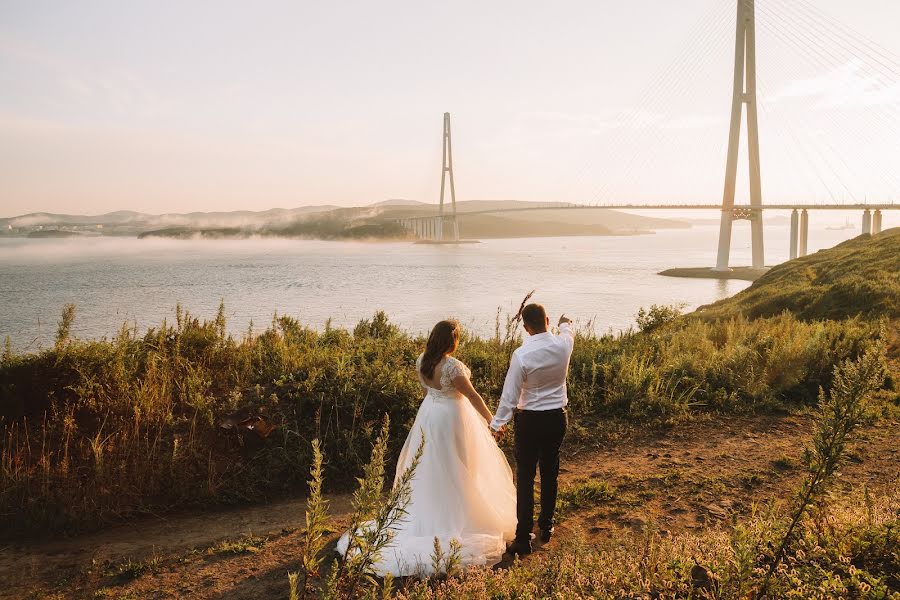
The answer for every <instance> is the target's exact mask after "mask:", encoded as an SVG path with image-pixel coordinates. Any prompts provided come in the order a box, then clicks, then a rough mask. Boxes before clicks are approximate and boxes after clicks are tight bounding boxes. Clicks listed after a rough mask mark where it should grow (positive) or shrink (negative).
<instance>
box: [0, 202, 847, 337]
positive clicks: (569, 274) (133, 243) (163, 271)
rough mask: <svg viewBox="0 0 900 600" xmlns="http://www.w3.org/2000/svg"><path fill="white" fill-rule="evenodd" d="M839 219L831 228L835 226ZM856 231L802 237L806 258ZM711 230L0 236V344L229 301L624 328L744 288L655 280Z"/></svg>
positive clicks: (299, 310) (234, 316) (398, 319)
mask: <svg viewBox="0 0 900 600" xmlns="http://www.w3.org/2000/svg"><path fill="white" fill-rule="evenodd" d="M842 218H843V217H841V220H842ZM857 231H858V230H848V231H825V230H815V231H811V239H810V249H811V250H815V249H818V248H822V247H829V246H832V245H834V244H835V243H837V242H839V241H841V240H843V239H846V238H848V237H852V236H853V235H855V234H856V233H857ZM717 235H718V228H717V227H715V226H705V225H704V226H695V227H694V228H693V229H691V230H678V231H660V232H658V233H656V234H654V235H642V236H634V237H577V238H573V237H568V238H544V239H511V240H487V241H484V242H482V243H481V244H475V245H461V246H428V245H414V244H409V243H383V244H381V243H379V244H367V243H357V242H347V243H344V242H319V241H288V240H245V241H177V240H137V239H106V238H92V239H80V240H38V239H33V240H28V239H0V337H2V336H7V335H8V336H10V338H11V339H12V341H13V344H14V346H15V347H16V348H18V349H36V348H38V347H40V346H41V345H43V346H47V345H50V344H52V343H53V335H54V332H55V327H56V321H57V319H58V317H59V313H60V310H61V308H62V306H63V305H64V304H65V303H67V302H72V303H75V304H76V306H77V310H78V312H77V318H76V326H75V328H74V333H75V335H76V336H78V337H82V338H99V337H103V336H107V337H108V336H112V335H114V334H115V332H116V331H117V330H118V328H119V327H120V326H121V324H122V323H123V322H125V321H128V322H130V323H137V325H138V327H139V328H141V329H144V328H146V327H150V326H153V325H156V324H158V323H159V322H160V321H161V320H162V319H163V318H165V317H169V318H170V319H171V317H172V315H173V314H174V308H175V305H176V303H181V304H182V305H183V306H184V307H186V308H187V309H189V310H190V311H191V312H192V313H194V314H196V315H199V316H201V317H209V318H211V317H213V316H214V315H215V312H216V308H217V307H218V303H219V299H220V298H222V299H224V300H225V304H226V308H227V313H228V316H229V318H230V328H231V330H232V331H233V332H235V333H241V332H244V331H246V329H247V326H248V324H249V323H250V321H251V320H252V321H253V323H254V328H255V329H256V330H257V331H258V330H260V329H262V328H263V327H265V325H267V324H268V323H269V321H270V320H271V317H272V314H273V312H274V311H278V312H279V313H280V314H289V315H293V316H296V317H298V318H299V319H300V320H301V321H302V322H304V323H306V324H308V325H310V326H312V327H316V328H321V327H322V326H323V325H324V323H325V321H326V320H327V319H328V318H329V317H330V318H332V319H333V322H334V323H335V324H337V325H343V326H352V325H354V324H355V323H356V322H357V321H358V320H359V319H362V318H367V317H370V316H371V315H372V314H373V313H374V312H375V311H376V310H378V309H383V310H385V311H386V312H387V313H388V315H389V316H390V317H391V319H392V320H393V321H394V322H395V323H398V324H399V325H400V326H401V327H403V328H404V329H406V330H408V331H411V332H422V331H426V330H427V329H428V328H429V327H430V326H431V325H432V324H433V323H434V322H435V321H437V320H439V319H441V318H446V317H448V316H453V317H456V318H458V319H460V320H461V321H462V322H463V323H464V324H465V325H466V326H468V327H469V328H471V329H473V330H475V331H476V332H477V333H480V334H484V335H491V334H492V333H493V330H494V321H495V316H496V313H497V309H498V308H499V309H501V310H503V311H505V312H512V311H514V310H515V309H516V308H517V307H518V304H519V302H520V301H521V298H522V296H523V295H524V294H525V293H526V292H528V291H529V290H531V289H537V292H536V294H535V297H534V299H535V300H537V301H540V302H543V303H544V304H545V305H546V306H547V307H548V309H549V311H550V312H551V313H552V315H553V316H552V317H551V318H553V319H555V318H556V316H557V315H558V314H559V312H560V311H565V312H566V313H567V314H568V315H569V316H571V317H572V318H574V319H576V320H577V321H578V322H580V323H581V324H585V323H587V322H588V321H592V322H593V324H594V327H595V328H596V329H597V330H599V331H605V330H607V329H612V330H621V329H623V328H627V327H629V326H631V325H632V324H633V322H634V315H635V313H636V312H637V310H638V309H639V308H640V307H641V306H649V305H650V304H653V303H666V304H670V303H685V304H686V305H687V306H688V308H694V307H696V306H698V305H700V304H705V303H709V302H712V301H714V300H717V299H720V298H724V297H726V296H729V295H732V294H735V293H736V292H738V291H740V290H742V289H743V288H745V287H746V286H747V285H748V284H747V283H746V282H742V281H715V280H700V279H680V278H667V277H661V276H659V275H657V274H656V273H657V272H658V271H660V270H662V269H665V268H668V267H673V266H682V267H690V266H709V265H712V264H713V263H714V262H715V248H716V239H717ZM787 236H788V230H787V228H786V227H778V226H771V227H768V228H767V231H766V244H767V252H766V257H767V259H768V262H770V263H774V262H780V261H782V260H784V259H785V258H786V254H787V241H786V240H787ZM749 254H750V248H749V227H747V226H746V224H741V225H738V226H736V227H735V233H734V249H733V260H732V264H749Z"/></svg>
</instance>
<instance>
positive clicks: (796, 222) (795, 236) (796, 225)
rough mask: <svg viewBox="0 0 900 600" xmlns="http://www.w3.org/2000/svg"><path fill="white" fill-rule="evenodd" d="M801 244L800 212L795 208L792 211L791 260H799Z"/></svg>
mask: <svg viewBox="0 0 900 600" xmlns="http://www.w3.org/2000/svg"><path fill="white" fill-rule="evenodd" d="M799 242H800V212H799V211H798V210H797V209H796V208H795V209H794V210H792V211H791V246H790V252H789V256H790V259H791V260H794V259H795V258H797V244H798V243H799Z"/></svg>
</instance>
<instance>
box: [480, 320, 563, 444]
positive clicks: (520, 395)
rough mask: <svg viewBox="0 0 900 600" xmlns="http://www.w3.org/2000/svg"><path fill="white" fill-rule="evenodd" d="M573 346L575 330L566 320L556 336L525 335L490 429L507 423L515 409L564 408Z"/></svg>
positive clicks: (515, 353) (513, 358)
mask: <svg viewBox="0 0 900 600" xmlns="http://www.w3.org/2000/svg"><path fill="white" fill-rule="evenodd" d="M574 347H575V332H574V331H572V327H571V326H570V325H569V324H568V323H563V324H562V325H560V326H559V335H554V334H552V333H550V332H544V333H539V334H537V335H532V336H529V337H527V338H526V339H525V341H524V342H523V343H522V345H521V346H520V347H519V348H517V349H516V351H515V352H513V355H512V360H511V361H510V363H509V371H508V372H507V373H506V381H505V382H504V384H503V394H502V395H501V396H500V406H498V407H497V413H496V414H495V415H494V420H493V421H491V429H493V430H494V431H497V430H499V429H500V428H501V427H503V426H504V425H506V424H507V423H508V422H509V421H510V419H512V416H513V410H514V409H516V408H519V409H520V410H553V409H556V408H564V407H565V406H566V404H568V402H569V399H568V396H567V395H566V373H567V372H568V370H569V358H571V356H572V349H573V348H574Z"/></svg>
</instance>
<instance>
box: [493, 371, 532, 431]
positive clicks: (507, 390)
mask: <svg viewBox="0 0 900 600" xmlns="http://www.w3.org/2000/svg"><path fill="white" fill-rule="evenodd" d="M524 381H525V370H524V369H523V368H522V363H521V362H520V361H519V356H518V354H516V353H513V355H512V360H510V361H509V371H507V372H506V381H505V382H504V383H503V393H502V394H501V395H500V404H499V405H498V406H497V412H496V413H494V420H493V421H491V429H493V430H494V431H500V428H501V427H503V426H504V425H506V424H507V423H509V421H510V419H512V416H513V411H514V410H515V408H516V406H518V404H519V394H521V393H522V383H524Z"/></svg>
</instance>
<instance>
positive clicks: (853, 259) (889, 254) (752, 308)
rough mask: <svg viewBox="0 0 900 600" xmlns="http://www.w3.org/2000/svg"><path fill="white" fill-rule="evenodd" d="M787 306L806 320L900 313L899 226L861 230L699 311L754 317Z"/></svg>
mask: <svg viewBox="0 0 900 600" xmlns="http://www.w3.org/2000/svg"><path fill="white" fill-rule="evenodd" d="M783 311H790V312H791V313H793V314H794V315H796V316H797V317H799V318H800V319H804V320H812V319H843V318H846V317H848V316H853V315H860V316H864V317H867V318H879V317H886V318H888V319H898V318H900V228H894V229H888V230H886V231H883V232H881V233H880V234H877V235H875V236H870V235H867V234H866V235H861V236H859V237H857V238H854V239H852V240H848V241H846V242H844V243H842V244H838V245H837V246H835V247H834V248H830V249H828V250H821V251H819V252H816V253H815V254H810V255H808V256H804V257H802V258H798V259H796V260H792V261H790V262H786V263H783V264H781V265H778V266H776V267H773V268H772V270H770V271H769V272H768V273H766V274H765V275H763V276H762V277H761V278H759V279H758V280H757V281H756V282H754V283H753V285H751V286H750V287H749V288H747V289H746V290H744V291H743V292H740V293H739V294H736V295H735V296H733V297H731V298H726V299H725V300H721V301H719V302H716V303H715V304H711V305H709V306H706V307H702V308H701V309H700V310H699V311H698V314H699V315H701V316H703V317H704V318H710V319H721V318H729V317H733V316H735V315H739V314H740V315H744V316H748V317H750V318H756V317H766V316H773V315H777V314H779V313H781V312H783Z"/></svg>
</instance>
